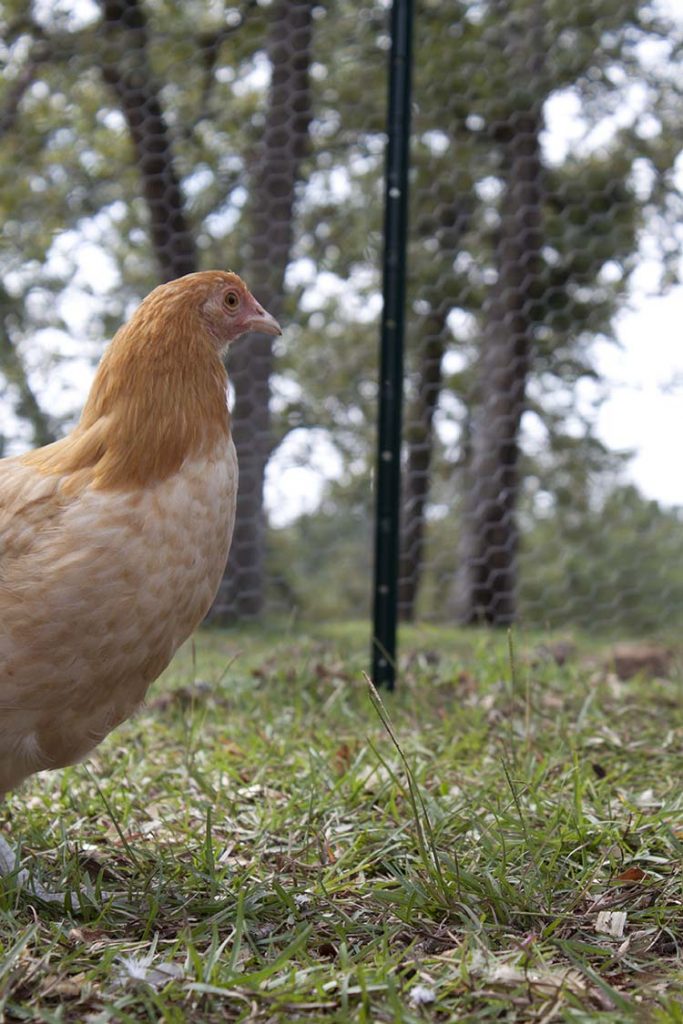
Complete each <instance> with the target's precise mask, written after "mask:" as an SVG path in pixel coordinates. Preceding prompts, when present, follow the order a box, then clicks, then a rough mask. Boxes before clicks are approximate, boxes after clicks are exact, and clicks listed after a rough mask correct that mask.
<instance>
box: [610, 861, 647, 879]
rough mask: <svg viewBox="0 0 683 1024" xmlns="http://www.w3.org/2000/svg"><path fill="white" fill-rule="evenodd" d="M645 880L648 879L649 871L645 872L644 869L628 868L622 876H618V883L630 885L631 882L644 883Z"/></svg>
mask: <svg viewBox="0 0 683 1024" xmlns="http://www.w3.org/2000/svg"><path fill="white" fill-rule="evenodd" d="M644 878H647V871H643V869H642V868H639V867H636V866H635V865H633V867H630V868H626V870H625V871H622V872H621V874H620V875H617V877H616V881H617V882H623V883H625V884H628V883H629V882H642V880H643V879H644Z"/></svg>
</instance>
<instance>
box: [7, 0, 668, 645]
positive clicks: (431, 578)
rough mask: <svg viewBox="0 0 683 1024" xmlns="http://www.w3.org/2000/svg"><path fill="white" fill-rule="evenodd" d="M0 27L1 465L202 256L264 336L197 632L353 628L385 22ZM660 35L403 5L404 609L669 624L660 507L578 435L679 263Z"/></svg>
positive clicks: (356, 9)
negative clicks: (231, 533) (227, 525)
mask: <svg viewBox="0 0 683 1024" xmlns="http://www.w3.org/2000/svg"><path fill="white" fill-rule="evenodd" d="M1 16H2V20H3V38H4V44H3V51H2V55H3V60H4V62H5V76H4V84H3V86H2V98H1V100H0V134H1V138H0V147H1V149H0V161H1V171H2V183H3V188H2V199H1V201H2V203H3V221H4V244H3V249H2V261H3V281H4V284H3V287H2V292H1V295H2V305H3V313H4V316H3V324H4V331H3V335H2V339H1V343H0V371H1V372H2V375H3V376H4V378H5V381H6V383H7V389H6V395H5V399H4V409H5V413H6V415H5V421H4V422H5V426H4V428H3V435H4V444H5V448H6V451H12V450H18V449H19V448H20V447H22V446H24V447H25V446H26V445H29V444H31V443H38V444H39V443H45V442H46V441H48V440H50V438H52V437H54V436H57V435H58V434H59V433H60V432H62V431H63V430H64V429H66V428H67V427H68V426H69V425H70V423H71V422H73V419H74V416H75V410H76V409H77V407H78V406H79V405H80V404H81V402H82V398H83V394H84V390H85V387H86V385H87V380H88V378H89V375H90V373H91V362H92V360H93V358H94V357H95V356H96V355H97V354H99V352H100V351H101V346H102V344H103V342H104V340H106V338H107V337H109V336H110V335H111V332H112V330H113V329H114V328H115V326H117V324H118V323H119V322H120V321H121V320H122V319H123V318H124V317H125V315H126V313H127V312H128V311H129V309H130V308H131V306H132V305H133V304H134V303H135V302H136V301H138V300H139V299H140V297H141V296H142V295H143V294H144V293H145V292H146V291H147V290H149V289H150V288H151V287H153V286H154V284H156V283H158V281H159V280H164V279H169V278H172V277H176V276H179V275H181V274H184V273H187V272H191V271H193V270H195V269H198V268H204V267H210V266H218V267H226V266H228V267H231V268H233V269H235V270H237V271H238V272H240V273H241V274H242V275H243V276H244V277H245V278H246V279H247V281H248V283H249V285H250V286H251V288H252V289H253V291H254V292H255V294H256V295H257V297H258V298H259V299H260V300H261V301H262V302H263V304H264V305H265V306H266V307H267V308H268V309H270V311H271V312H272V313H273V314H274V315H275V316H277V317H278V318H279V319H281V320H282V321H283V323H284V325H285V327H286V330H285V335H284V338H283V339H282V341H278V342H277V343H275V344H273V343H272V341H271V339H268V338H265V337H263V336H254V337H251V338H249V339H245V340H243V341H242V342H240V343H238V344H237V345H236V346H235V347H234V349H233V351H232V352H231V354H230V359H229V370H230V374H231V379H232V385H233V388H234V405H233V430H234V436H235V440H236V443H237V446H238V451H239V458H240V467H241V486H240V495H239V506H238V518H237V526H236V531H235V537H234V542H233V548H232V553H231V558H230V564H229V568H228V572H227V574H226V577H225V580H224V584H223V586H222V587H221V590H220V592H219V595H218V598H217V601H216V605H215V609H214V618H215V619H216V620H218V621H221V622H226V621H233V620H235V619H244V618H253V617H256V616H259V615H261V614H263V613H264V612H266V611H268V612H272V613H274V614H277V615H281V614H283V613H285V614H290V613H292V612H295V613H296V614H298V615H300V616H302V617H308V618H313V617H315V618H323V617H324V618H332V617H340V616H357V615H359V614H367V612H368V611H369V605H370V589H371V509H372V504H371V497H370V494H371V477H372V470H373V465H374V450H373V445H374V433H375V425H376V396H377V386H376V379H377V362H376V352H377V327H378V315H379V311H380V306H381V300H380V285H381V282H380V277H379V266H380V261H381V260H380V257H381V248H382V237H381V225H382V173H383V159H384V144H385V139H384V125H385V105H386V53H387V49H388V46H389V37H388V5H387V3H386V2H367V3H357V2H351V0H335V2H333V3H329V4H317V3H314V2H311V0H271V2H265V0H264V2H257V0H244V2H242V3H241V4H226V3H220V2H219V3H211V4H207V3H205V2H203V0H201V2H200V0H197V2H192V0H189V2H188V0H183V2H181V0H101V2H100V3H94V2H92V0H58V2H49V3H48V2H47V0H36V2H34V3H33V4H31V5H27V4H26V3H25V2H23V0H17V2H16V3H13V2H11V0H6V2H5V3H4V5H3V9H2V15H1ZM681 36H682V26H681V20H680V16H679V14H677V12H676V10H675V8H674V7H672V6H671V5H668V6H667V4H665V3H664V2H663V0H661V2H644V0H627V2H626V3H625V2H624V0H576V2H574V3H572V4H565V3H563V2H560V0H451V2H449V3H443V2H440V0H433V2H432V0H422V2H421V3H420V4H418V5H417V10H416V19H415V83H414V109H413V128H414V131H413V140H412V150H411V152H412V170H411V206H410V239H409V248H408V269H409V279H408V293H407V296H406V300H407V309H408V338H407V348H406V370H407V373H406V406H405V427H404V487H403V492H404V493H403V501H402V516H403V525H402V536H401V551H402V554H401V565H400V610H401V613H402V615H403V617H404V618H406V619H415V618H436V619H442V620H446V621H455V620H458V621H463V622H473V621H480V620H484V621H490V622H495V623H500V624H502V623H506V622H509V621H511V620H512V619H513V618H520V617H521V618H522V619H523V620H524V621H526V622H528V623H531V624H537V625H551V626H558V625H560V626H567V625H580V626H594V625H601V626H611V627H617V626H619V627H627V628H629V629H631V630H634V631H637V632H646V631H650V630H653V629H656V628H659V627H660V626H662V625H669V624H671V623H673V622H677V621H679V620H680V618H681V610H682V609H683V569H681V568H680V565H681V561H682V560H681V557H680V556H681V554H682V553H683V529H682V526H681V520H680V515H679V513H678V512H677V511H676V510H675V509H673V510H672V509H671V508H667V507H664V506H660V505H658V504H656V503H655V502H653V501H651V500H649V498H648V497H647V496H644V495H643V494H642V493H640V492H639V491H638V490H637V489H636V488H635V487H634V486H632V485H630V484H629V483H628V482H627V480H628V476H627V473H628V465H627V464H626V463H625V460H624V458H623V457H622V455H620V454H619V453H618V452H615V451H614V450H611V449H610V447H609V446H608V445H607V444H606V443H605V441H604V439H603V437H602V435H601V434H600V433H599V431H598V425H599V420H598V411H599V410H598V405H599V403H600V401H602V400H603V399H604V398H605V397H607V396H608V388H607V384H606V382H605V381H604V380H603V379H602V378H601V375H600V372H599V371H600V368H601V366H602V365H604V364H605V363H606V361H607V359H608V356H606V355H605V353H606V352H607V351H608V348H609V339H610V338H614V337H617V336H619V335H620V330H621V328H620V323H621V322H622V321H621V320H620V317H623V311H624V310H625V309H627V307H628V305H629V303H630V304H631V305H632V306H634V305H635V306H636V307H638V308H639V309H640V310H641V316H640V319H639V320H638V321H637V322H638V323H639V324H641V325H643V326H642V328H641V329H642V330H647V326H646V325H647V317H646V315H645V314H643V313H642V310H643V309H645V305H646V300H645V299H644V298H643V293H644V289H645V288H649V289H650V290H651V291H655V292H656V293H658V294H659V292H660V291H663V290H664V289H665V287H666V286H667V285H670V284H672V283H674V282H675V281H676V280H677V275H678V272H679V269H680V250H681V233H680V227H679V222H680V214H681V197H680V184H681V182H680V160H679V155H680V143H679V126H680V124H681V121H682V120H683V105H682V102H681V87H682V81H681V70H680V63H679V54H680V49H681V42H682V39H681ZM677 161H678V163H677ZM673 294H674V295H675V294H676V293H673ZM672 308H673V307H672ZM621 336H623V332H622V335H621ZM658 358H659V360H660V365H662V356H661V354H660V355H659V356H658ZM646 359H647V356H646V355H645V356H644V357H642V359H641V362H640V363H639V364H638V366H640V367H641V369H642V367H644V366H645V365H646ZM674 365H675V364H674V358H673V355H672V359H671V362H670V364H669V366H670V367H671V374H670V375H671V376H673V367H674ZM679 366H680V363H679ZM662 372H663V373H664V374H666V369H664V370H663V371H662ZM633 400H634V402H635V401H636V400H637V396H634V398H633ZM642 408H646V407H645V406H644V405H643V406H642ZM650 408H652V406H650ZM636 436H637V435H636ZM671 472H672V474H673V473H675V472H676V470H675V468H674V467H672V469H671Z"/></svg>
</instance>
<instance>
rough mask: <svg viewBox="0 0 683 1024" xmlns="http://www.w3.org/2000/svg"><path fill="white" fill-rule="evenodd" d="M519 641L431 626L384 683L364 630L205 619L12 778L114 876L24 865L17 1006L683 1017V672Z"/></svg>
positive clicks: (331, 1015)
mask: <svg viewBox="0 0 683 1024" xmlns="http://www.w3.org/2000/svg"><path fill="white" fill-rule="evenodd" d="M516 648H517V649H516V652H514V656H513V658H512V660H511V657H510V651H509V649H508V643H507V640H506V638H505V637H492V636H490V635H486V634H458V633H455V632H453V633H448V632H446V631H438V630H428V631H424V630H421V631H417V630H415V631H407V632H406V635H405V636H404V639H403V651H404V652H405V666H404V668H403V671H402V678H401V685H400V688H399V690H398V692H397V693H396V694H393V695H388V694H382V695H381V696H379V697H378V696H376V695H374V694H373V693H372V692H371V691H370V689H369V688H368V685H367V683H366V681H365V680H364V678H363V674H362V672H363V669H364V668H365V667H366V659H367V635H366V630H365V628H360V627H345V628H337V629H329V630H327V631H321V632H319V633H318V634H317V635H316V636H308V637H305V638H301V637H297V638H296V639H293V638H292V636H291V635H290V636H288V637H287V636H274V635H267V636H264V635H262V634H259V633H256V632H253V633H247V634H244V635H241V634H231V633H229V634H221V633H215V632H214V633H203V634H200V635H199V636H198V637H197V639H196V643H195V645H194V647H192V646H190V647H187V648H186V649H185V650H184V651H183V652H181V654H180V655H179V656H178V658H177V659H176V661H175V663H174V664H173V665H172V666H171V668H170V669H169V671H168V672H167V673H166V675H165V677H164V679H163V680H162V681H161V682H159V683H158V684H157V685H156V686H155V687H154V689H153V691H152V693H151V695H150V700H149V704H148V706H147V707H146V709H145V710H144V711H143V712H142V713H141V714H139V715H138V717H137V718H136V719H135V720H134V721H133V722H130V723H128V724H127V725H126V726H124V727H122V728H120V729H119V730H117V732H116V733H114V734H113V735H112V736H111V737H110V738H109V740H108V741H107V742H106V743H105V744H104V745H103V746H102V747H101V748H100V749H99V750H98V752H97V754H96V755H95V756H94V757H93V758H92V759H91V760H90V761H89V762H88V764H87V765H82V766H78V767H75V768H73V769H69V770H67V771H64V772H57V773H53V774H48V775H44V776H41V777H38V778H34V779H33V780H32V781H31V782H30V783H29V784H27V785H26V786H25V787H24V788H23V789H22V790H21V791H20V792H18V793H16V794H14V795H13V796H12V797H11V799H10V801H9V805H8V807H7V809H6V811H7V813H6V815H5V825H4V827H3V832H4V834H5V835H6V836H7V837H8V838H11V839H12V841H13V842H15V843H17V842H18V843H19V844H20V846H21V851H22V861H23V863H24V864H25V865H27V866H30V867H31V869H32V871H33V873H34V875H35V876H36V877H37V878H39V879H40V880H41V881H42V882H43V883H44V884H45V885H51V886H52V887H53V888H55V887H57V888H59V889H60V890H64V891H65V892H69V891H73V892H78V891H79V889H80V888H81V887H82V886H84V885H86V884H88V885H90V886H91V888H94V889H95V893H96V894H95V896H94V897H93V898H92V899H91V898H88V897H85V896H84V897H82V903H81V908H80V911H79V912H76V913H73V914H72V913H66V911H65V910H64V909H63V908H60V907H59V906H58V905H54V904H50V905H45V904H42V903H40V902H39V901H37V900H36V899H35V898H31V897H30V896H29V895H28V894H27V893H26V892H22V891H21V890H20V889H18V888H17V886H16V884H15V883H13V881H12V880H11V879H10V880H7V881H6V882H4V883H0V953H1V956H0V1020H6V1021H40V1022H41V1024H42V1022H46V1024H50V1022H57V1021H59V1022H72V1021H73V1022H87V1024H104V1022H108V1021H117V1022H118V1021H121V1022H128V1021H135V1022H137V1021H164V1022H168V1024H175V1022H182V1021H192V1022H213V1021H216V1022H217V1021H247V1020H248V1021H252V1022H263V1024H266V1022H285V1021H299V1020H301V1021H323V1020H325V1021H339V1022H348V1021H359V1022H362V1021H367V1022H370V1021H372V1022H375V1021H380V1022H381V1021H392V1022H393V1021H395V1022H405V1024H408V1022H423V1021H435V1022H437V1021H438V1022H445V1021H472V1022H474V1021H477V1022H479V1021H482V1022H486V1021H520V1022H522V1021H523V1022H531V1021H536V1022H538V1024H541V1022H542V1024H548V1022H551V1021H567V1022H576V1024H578V1022H584V1021H592V1020H600V1021H605V1022H615V1024H616V1022H619V1024H621V1022H627V1021H642V1022H657V1024H683V972H682V971H681V945H682V944H683V890H682V886H681V853H682V851H683V794H682V786H681V778H682V776H683V755H682V753H681V749H682V745H683V744H682V741H683V710H682V702H681V682H680V673H679V672H672V673H671V676H672V678H670V679H667V680H658V681H653V680H647V679H644V678H636V679H634V680H631V681H629V682H620V681H619V680H617V679H616V677H615V676H614V675H613V674H612V673H611V672H610V671H609V667H608V666H607V664H606V661H605V658H604V657H603V654H602V653H601V652H600V651H599V650H596V649H595V646H594V645H593V647H591V649H588V648H586V649H585V650H583V649H582V648H581V645H579V649H578V651H577V652H576V653H575V655H574V656H573V658H571V659H570V660H569V661H568V662H567V664H565V665H564V666H562V667H558V666H557V665H556V664H555V663H554V661H553V660H552V659H549V658H547V657H542V656H537V655H534V653H533V648H534V641H533V638H523V637H522V638H517V640H516ZM10 830H11V835H10ZM98 893H99V895H98ZM105 894H106V895H105Z"/></svg>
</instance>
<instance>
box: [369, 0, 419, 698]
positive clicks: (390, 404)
mask: <svg viewBox="0 0 683 1024" xmlns="http://www.w3.org/2000/svg"><path fill="white" fill-rule="evenodd" d="M412 22H413V2H412V0H394V2H393V5H392V9H391V52H390V56H389V104H388V115H387V156H386V171H385V203H384V259H383V298H384V303H383V308H382V323H381V337H380V388H379V428H378V433H379V437H378V447H377V475H376V480H375V488H376V498H375V501H376V504H375V576H374V611H373V637H372V679H373V680H374V682H375V685H376V686H386V687H388V689H390V690H393V688H394V685H395V682H396V629H397V619H398V607H397V605H398V555H399V525H400V524H399V510H400V493H401V405H402V397H403V336H404V320H405V315H404V314H405V278H406V243H407V221H408V163H409V144H410V95H411V92H410V87H411V81H410V80H411V49H412Z"/></svg>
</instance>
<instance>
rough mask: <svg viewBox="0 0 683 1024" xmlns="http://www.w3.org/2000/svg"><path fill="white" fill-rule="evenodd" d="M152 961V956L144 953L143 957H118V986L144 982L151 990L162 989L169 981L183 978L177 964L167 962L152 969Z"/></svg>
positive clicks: (181, 970)
mask: <svg viewBox="0 0 683 1024" xmlns="http://www.w3.org/2000/svg"><path fill="white" fill-rule="evenodd" d="M153 960H154V956H153V954H151V953H146V954H145V955H144V956H121V957H119V958H118V964H119V975H118V978H117V982H118V984H119V985H126V984H129V983H130V982H133V983H135V982H144V983H145V984H146V985H151V986H152V988H163V986H164V985H167V984H168V982H169V981H172V980H173V979H174V978H181V977H182V976H183V969H182V967H181V966H180V965H179V964H174V963H173V962H171V961H167V962H166V963H160V964H157V966H156V967H152V961H153Z"/></svg>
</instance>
